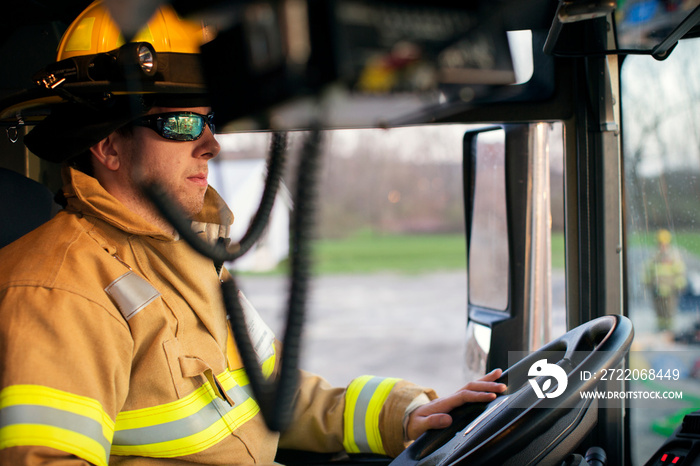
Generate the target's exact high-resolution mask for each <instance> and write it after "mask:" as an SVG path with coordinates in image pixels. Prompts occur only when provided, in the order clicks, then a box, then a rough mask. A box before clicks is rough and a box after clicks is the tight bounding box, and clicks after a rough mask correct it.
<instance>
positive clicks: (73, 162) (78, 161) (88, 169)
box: [66, 125, 134, 177]
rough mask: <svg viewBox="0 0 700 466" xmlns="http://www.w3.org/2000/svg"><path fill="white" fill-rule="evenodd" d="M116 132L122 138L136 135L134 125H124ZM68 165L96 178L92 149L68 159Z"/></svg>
mask: <svg viewBox="0 0 700 466" xmlns="http://www.w3.org/2000/svg"><path fill="white" fill-rule="evenodd" d="M114 132H115V133H117V134H119V135H120V136H125V137H131V136H132V135H133V134H134V127H133V125H124V126H121V127H119V128H117V129H116V130H114ZM66 163H67V164H68V166H69V167H72V168H75V169H76V170H79V171H81V172H83V173H85V174H86V175H89V176H92V177H94V176H95V166H94V165H93V161H92V151H90V149H88V150H86V151H84V152H82V153H81V154H78V155H76V156H75V157H72V158H70V159H68V160H67V161H66Z"/></svg>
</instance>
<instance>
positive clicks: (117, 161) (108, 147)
mask: <svg viewBox="0 0 700 466" xmlns="http://www.w3.org/2000/svg"><path fill="white" fill-rule="evenodd" d="M121 139H122V138H120V137H119V136H118V135H117V134H115V133H112V134H110V135H109V136H107V137H106V138H104V139H103V140H101V141H100V142H98V143H97V144H95V145H94V146H92V147H91V148H90V152H91V153H92V155H93V157H95V159H96V160H97V161H98V162H99V163H100V164H102V165H103V166H104V167H105V168H107V170H110V171H117V170H118V169H119V167H120V165H121V162H122V160H121V158H122V157H123V155H122V151H123V141H122V140H121Z"/></svg>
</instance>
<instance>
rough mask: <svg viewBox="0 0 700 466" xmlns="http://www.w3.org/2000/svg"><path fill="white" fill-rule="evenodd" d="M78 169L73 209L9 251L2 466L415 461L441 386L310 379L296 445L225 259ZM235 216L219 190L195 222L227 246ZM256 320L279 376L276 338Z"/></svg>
mask: <svg viewBox="0 0 700 466" xmlns="http://www.w3.org/2000/svg"><path fill="white" fill-rule="evenodd" d="M64 176H65V178H66V185H65V187H64V194H65V196H66V198H67V200H68V205H67V207H66V208H65V209H64V210H63V211H61V212H60V213H58V214H57V215H56V216H55V217H54V218H53V219H52V220H51V221H49V222H48V223H46V224H44V225H43V226H41V227H39V228H38V229H37V230H34V231H33V232H31V233H29V234H27V235H25V236H24V237H22V238H20V239H19V240H18V241H16V242H15V243H13V244H11V245H9V246H7V247H5V248H3V249H2V250H0V355H1V356H2V363H1V364H0V464H45V463H44V462H45V461H48V462H50V461H52V460H56V461H57V462H58V463H60V464H61V465H69V464H71V465H72V464H86V463H91V464H97V465H106V464H152V463H153V464H162V463H163V464H178V463H180V462H182V464H185V462H187V463H195V464H248V463H262V464H265V463H272V462H273V461H274V458H275V453H276V451H277V448H278V447H279V446H283V447H287V448H295V449H304V450H311V451H325V452H335V451H342V450H346V451H349V452H375V453H386V454H388V455H392V456H394V455H397V454H398V453H400V452H401V450H402V449H403V448H404V432H403V421H404V415H405V412H406V408H407V407H408V406H409V404H410V403H411V402H412V401H413V400H414V399H416V398H417V397H418V396H419V395H421V394H423V393H425V394H427V395H428V397H429V398H435V394H434V392H433V391H432V390H428V389H423V388H420V387H417V386H415V385H412V384H410V383H408V382H405V381H402V380H398V379H391V378H381V377H371V376H363V377H359V378H357V379H354V380H353V381H352V382H351V383H350V385H349V386H348V387H346V388H333V387H330V386H329V384H328V383H327V382H326V381H324V380H323V379H322V378H320V377H318V376H315V375H312V374H308V373H302V377H301V384H300V387H299V390H298V393H297V396H296V404H295V414H294V421H293V424H292V427H291V428H290V430H289V431H288V432H286V433H285V434H284V435H283V436H282V438H281V439H280V438H279V437H278V434H276V433H273V432H270V431H269V430H268V429H267V428H266V427H265V424H264V422H263V420H262V417H261V415H260V412H259V411H260V408H259V406H258V404H257V402H256V400H255V399H254V398H253V397H252V394H251V391H250V389H249V384H248V379H247V376H246V374H245V371H244V370H243V369H242V367H241V366H242V365H241V363H240V358H239V356H238V353H237V350H236V348H235V344H234V342H233V338H232V336H231V332H230V329H229V327H228V323H227V320H226V314H225V310H224V307H223V304H222V300H221V296H220V294H221V293H220V288H219V284H220V280H221V279H222V278H224V277H222V276H221V275H220V274H217V271H216V268H215V266H214V264H213V263H212V262H211V260H209V259H206V258H204V257H203V256H201V255H199V254H198V253H196V252H194V251H193V250H192V249H191V248H190V247H189V246H188V245H187V244H186V243H185V242H184V241H182V240H179V239H178V238H176V237H173V236H172V235H168V234H165V233H163V232H162V231H160V230H158V229H155V228H154V227H153V226H151V225H150V224H149V223H148V222H146V221H145V220H144V219H143V218H141V217H140V216H138V215H136V214H134V213H132V212H131V211H129V210H127V209H126V208H125V207H124V206H123V205H122V204H121V203H120V202H119V201H118V200H117V199H115V198H114V197H113V196H111V195H110V194H109V193H108V192H107V191H105V190H104V189H103V188H102V186H101V185H100V184H99V183H98V182H97V180H96V179H94V178H92V177H90V176H88V175H86V174H84V173H81V172H79V171H76V170H74V169H67V170H66V171H65V172H64ZM232 222H233V216H232V215H231V213H230V211H229V210H228V208H227V207H226V205H225V204H224V202H223V201H222V200H221V198H220V197H219V196H218V194H217V193H216V192H215V191H214V190H213V189H211V188H209V190H208V191H207V194H206V198H205V208H204V209H203V211H202V213H201V214H200V215H199V216H198V218H196V219H195V221H194V222H193V227H194V228H196V229H197V230H199V231H201V234H202V235H206V236H207V237H208V239H210V240H216V239H217V238H218V237H220V236H226V235H227V232H228V227H229V225H230V224H231V223H232ZM223 273H224V274H225V273H226V272H225V271H224V272H223ZM244 304H245V305H246V307H247V310H248V314H247V317H248V318H250V319H253V320H257V319H259V316H257V314H256V313H255V311H254V309H253V308H252V306H250V304H249V303H247V302H246V301H245V299H244ZM249 324H250V323H249ZM256 324H259V326H258V327H257V330H258V332H259V333H258V335H259V336H260V338H259V339H258V344H257V346H256V350H257V352H258V355H259V357H260V362H261V364H262V367H263V372H264V373H265V375H266V376H268V377H274V376H275V372H276V364H277V362H278V357H277V356H278V354H277V348H276V347H277V345H276V342H275V340H274V336H273V335H272V332H271V331H269V328H267V327H266V326H265V325H264V323H262V322H257V323H256ZM261 329H262V330H261Z"/></svg>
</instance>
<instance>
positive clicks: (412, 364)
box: [238, 272, 563, 394]
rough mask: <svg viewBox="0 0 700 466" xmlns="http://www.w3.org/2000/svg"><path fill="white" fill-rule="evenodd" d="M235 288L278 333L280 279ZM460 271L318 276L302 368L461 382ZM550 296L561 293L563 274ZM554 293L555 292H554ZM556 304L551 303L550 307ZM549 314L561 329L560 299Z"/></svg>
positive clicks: (341, 378) (337, 374)
mask: <svg viewBox="0 0 700 466" xmlns="http://www.w3.org/2000/svg"><path fill="white" fill-rule="evenodd" d="M238 281H239V286H240V288H241V289H242V290H243V292H244V293H245V295H246V296H247V297H248V299H249V300H250V301H251V302H252V303H253V304H254V305H255V307H256V308H257V309H258V312H260V314H261V315H262V316H263V318H264V319H265V321H266V322H267V323H268V325H270V327H272V328H273V330H274V331H275V333H276V334H277V335H278V336H279V335H281V334H282V332H283V321H282V320H283V319H284V314H285V312H286V311H285V306H286V297H285V293H286V287H287V282H286V278H284V277H251V276H246V277H240V278H239V279H238ZM465 281H466V278H465V275H464V272H444V273H431V274H426V275H394V274H375V275H362V276H360V275H347V276H346V275H342V276H324V277H320V278H317V279H316V280H314V281H313V283H312V288H311V294H310V300H309V309H308V314H307V325H306V328H305V338H304V346H303V356H302V367H303V368H305V369H307V370H310V371H313V372H316V373H319V374H322V375H323V376H324V377H326V378H327V379H328V380H329V381H330V382H331V383H333V384H335V385H345V384H347V383H348V382H349V381H350V380H351V379H352V378H353V377H356V376H358V375H362V374H372V375H382V376H390V377H401V378H405V379H408V380H411V381H413V382H415V383H418V384H422V385H426V386H430V387H433V388H435V389H436V390H437V391H438V393H439V394H447V393H451V392H452V391H454V390H455V389H457V388H459V387H461V386H462V385H464V383H466V382H467V381H468V380H466V379H465V371H464V367H463V359H464V336H465V328H466V306H467V304H466V303H467V297H466V283H465ZM555 282H561V284H559V285H557V286H556V287H555V293H553V295H554V298H553V299H554V300H555V301H556V300H557V299H563V277H562V279H561V280H555ZM558 296H561V298H557V297H558ZM555 307H556V306H555ZM559 307H560V310H559V312H558V313H557V311H556V310H555V312H554V313H555V314H556V315H559V316H561V317H560V318H559V321H560V322H559V326H560V327H561V328H562V329H563V301H562V302H561V304H560V305H559Z"/></svg>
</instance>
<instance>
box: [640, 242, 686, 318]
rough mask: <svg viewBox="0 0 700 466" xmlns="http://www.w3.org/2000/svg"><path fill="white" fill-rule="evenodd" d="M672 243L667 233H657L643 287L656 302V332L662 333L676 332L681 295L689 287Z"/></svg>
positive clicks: (681, 260)
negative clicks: (655, 246) (674, 320)
mask: <svg viewBox="0 0 700 466" xmlns="http://www.w3.org/2000/svg"><path fill="white" fill-rule="evenodd" d="M671 239H672V238H671V232H669V231H668V230H666V229H660V230H659V231H658V232H657V234H656V243H657V249H656V252H655V254H654V256H653V257H652V259H651V260H650V261H649V263H648V264H647V266H646V270H645V275H644V283H645V285H646V286H647V288H648V289H649V291H650V292H651V295H652V298H653V301H654V311H655V312H656V323H657V328H658V330H659V331H662V332H664V331H671V330H673V317H674V316H675V314H676V311H677V308H678V295H679V294H680V293H681V291H683V289H684V288H685V286H686V277H685V263H683V259H682V258H681V256H680V254H679V253H678V250H676V248H674V247H673V246H671Z"/></svg>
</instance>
